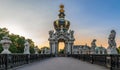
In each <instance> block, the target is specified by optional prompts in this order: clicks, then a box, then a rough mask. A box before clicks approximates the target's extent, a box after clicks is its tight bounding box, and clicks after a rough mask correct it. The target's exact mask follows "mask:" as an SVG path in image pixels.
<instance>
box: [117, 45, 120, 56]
mask: <svg viewBox="0 0 120 70" xmlns="http://www.w3.org/2000/svg"><path fill="white" fill-rule="evenodd" d="M117 51H118V53H119V54H120V46H119V47H118V48H117Z"/></svg>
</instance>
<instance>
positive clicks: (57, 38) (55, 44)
mask: <svg viewBox="0 0 120 70" xmlns="http://www.w3.org/2000/svg"><path fill="white" fill-rule="evenodd" d="M59 12H60V13H59V15H58V16H59V19H58V20H55V21H54V28H55V31H54V30H51V31H49V39H48V40H49V44H50V49H51V54H52V55H55V56H57V55H58V49H59V42H64V43H65V48H64V50H65V53H64V54H65V55H70V54H72V48H73V43H74V40H75V39H74V35H73V34H74V31H73V30H69V26H70V22H69V21H68V20H65V14H64V5H60V10H59Z"/></svg>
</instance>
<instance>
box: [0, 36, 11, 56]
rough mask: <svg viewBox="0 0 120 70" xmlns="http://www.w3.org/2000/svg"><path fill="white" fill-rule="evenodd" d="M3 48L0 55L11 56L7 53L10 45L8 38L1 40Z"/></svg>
mask: <svg viewBox="0 0 120 70" xmlns="http://www.w3.org/2000/svg"><path fill="white" fill-rule="evenodd" d="M0 43H1V44H2V47H3V51H2V52H1V54H11V52H10V51H9V47H10V44H11V43H12V42H11V40H10V38H9V37H8V36H4V37H3V39H2V40H1V41H0Z"/></svg>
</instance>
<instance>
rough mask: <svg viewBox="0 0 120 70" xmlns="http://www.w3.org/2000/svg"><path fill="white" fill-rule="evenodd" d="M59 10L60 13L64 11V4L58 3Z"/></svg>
mask: <svg viewBox="0 0 120 70" xmlns="http://www.w3.org/2000/svg"><path fill="white" fill-rule="evenodd" d="M59 12H61V13H63V12H64V5H63V4H61V5H60V10H59Z"/></svg>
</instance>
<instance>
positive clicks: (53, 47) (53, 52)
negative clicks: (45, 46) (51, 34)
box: [52, 42, 56, 55]
mask: <svg viewBox="0 0 120 70" xmlns="http://www.w3.org/2000/svg"><path fill="white" fill-rule="evenodd" d="M55 50H56V48H55V42H53V43H52V54H53V55H55Z"/></svg>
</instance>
